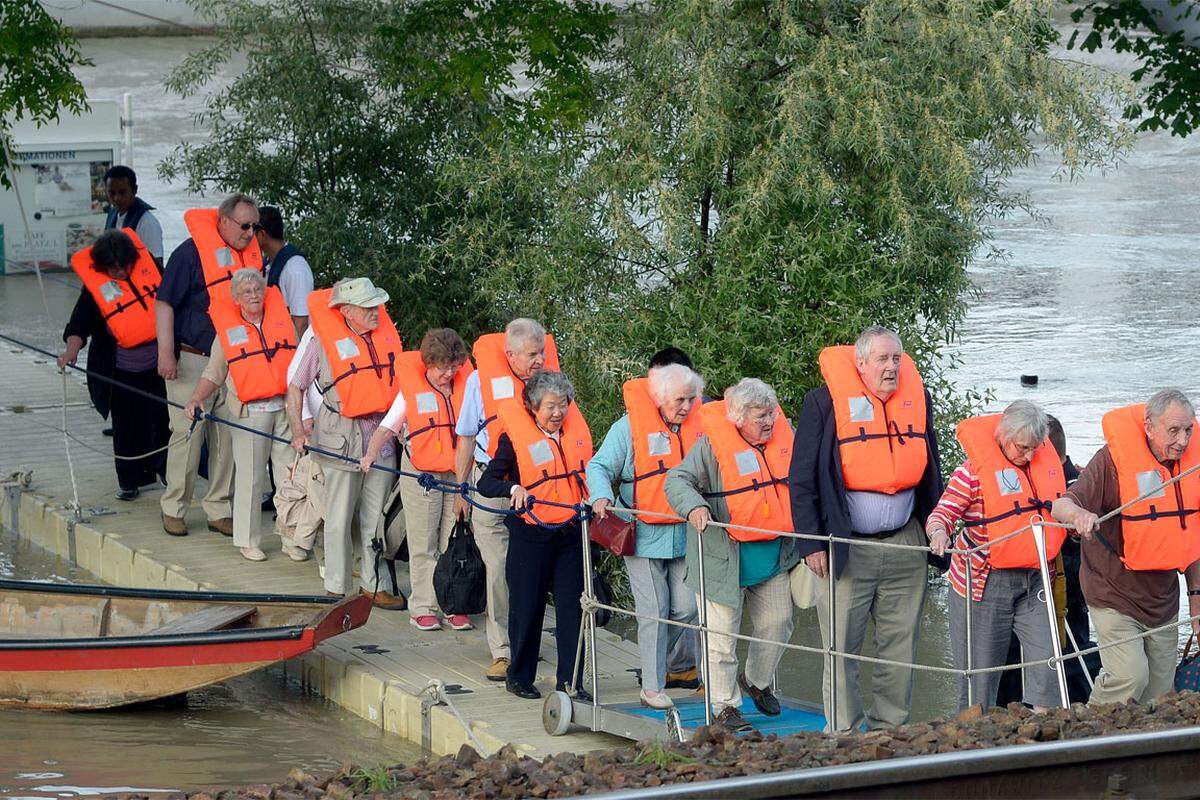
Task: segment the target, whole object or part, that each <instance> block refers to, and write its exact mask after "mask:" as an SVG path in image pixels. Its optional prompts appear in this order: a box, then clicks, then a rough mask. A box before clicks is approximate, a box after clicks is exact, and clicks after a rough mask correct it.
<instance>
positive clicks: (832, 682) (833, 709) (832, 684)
mask: <svg viewBox="0 0 1200 800" xmlns="http://www.w3.org/2000/svg"><path fill="white" fill-rule="evenodd" d="M833 553H834V546H833V535H832V534H830V536H829V558H827V559H826V561H827V564H826V566H827V567H828V570H827V574H826V576H825V577H826V579H827V580H826V582H825V585H826V591H827V592H828V595H827V597H828V600H829V622H828V625H829V657H828V663H827V665H826V667H827V669H826V672H828V673H829V708H827V709H826V711H828V712H829V717H830V718H829V719H827V720H825V722H826V724H827V725H828V727H829V731H830V733H837V731H838V725H837V718H838V715H837V707H838V697H837V668H838V661H837V657H836V656H834V654H833V651H834V650H836V649H837V632H836V631H837V629H836V628H835V626H834V622H835V620H836V618H837V615H836V614H835V613H834V611H835V608H836V605H837V600H836V599H835V597H834V596H835V594H836V592H835V591H834V589H833V573H834V554H833Z"/></svg>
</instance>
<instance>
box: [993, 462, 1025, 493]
mask: <svg viewBox="0 0 1200 800" xmlns="http://www.w3.org/2000/svg"><path fill="white" fill-rule="evenodd" d="M996 486H998V487H999V488H1000V496H1001V497H1004V496H1005V495H1010V494H1021V476H1020V475H1018V474H1017V471H1016V470H1015V469H1012V468H1011V467H1006V468H1004V469H998V470H996Z"/></svg>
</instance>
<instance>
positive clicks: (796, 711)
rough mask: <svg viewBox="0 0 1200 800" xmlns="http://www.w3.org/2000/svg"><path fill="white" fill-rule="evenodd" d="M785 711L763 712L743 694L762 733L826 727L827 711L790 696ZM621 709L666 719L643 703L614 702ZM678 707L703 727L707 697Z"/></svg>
mask: <svg viewBox="0 0 1200 800" xmlns="http://www.w3.org/2000/svg"><path fill="white" fill-rule="evenodd" d="M779 705H780V706H781V709H782V710H781V712H780V714H779V716H777V717H768V716H767V715H765V714H761V713H759V711H758V709H757V708H755V707H754V703H753V702H751V700H750V699H749V698H747V697H744V698H742V709H741V710H742V716H743V717H745V718H746V721H747V722H749V723H750V724H751V725H753V726H754V728H755V730H758V731H761V732H762V733H774V734H777V735H779V736H786V735H787V734H789V733H800V732H801V731H820V730H824V728H825V715H824V714H822V713H821V712H820V711H816V710H814V709H813V708H812V707H811V706H809V705H806V704H803V703H799V702H797V701H795V700H791V699H789V698H786V697H781V698H779ZM612 708H613V709H615V710H617V711H623V712H625V713H627V714H637V715H639V716H643V717H657V718H658V719H662V720H664V724H665V719H664V718H665V715H664V714H663V712H662V711H656V710H654V709H652V708H646V707H645V706H643V705H642V704H641V703H620V704H618V705H615V706H612ZM675 708H676V709H678V711H679V720H680V722H682V723H683V727H684V728H687V729H695V728H699V727H700V726H701V725H703V724H704V701H703V700H702V699H700V698H698V697H696V698H691V697H689V698H687V699H684V700H676V701H675Z"/></svg>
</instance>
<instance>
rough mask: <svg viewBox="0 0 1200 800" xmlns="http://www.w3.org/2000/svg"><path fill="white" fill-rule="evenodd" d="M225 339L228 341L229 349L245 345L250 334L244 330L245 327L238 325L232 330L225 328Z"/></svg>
mask: <svg viewBox="0 0 1200 800" xmlns="http://www.w3.org/2000/svg"><path fill="white" fill-rule="evenodd" d="M225 338H226V339H227V340H228V341H229V346H230V347H236V346H237V345H239V344H245V343H246V342H248V341H250V333H249V332H248V331H247V330H246V326H245V325H238V326H236V327H233V328H226V330H225Z"/></svg>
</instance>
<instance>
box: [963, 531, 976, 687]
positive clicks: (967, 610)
mask: <svg viewBox="0 0 1200 800" xmlns="http://www.w3.org/2000/svg"><path fill="white" fill-rule="evenodd" d="M969 541H970V540H969V539H966V538H964V539H963V542H964V544H965V543H968V542H969ZM971 555H972V554H971V553H967V554H966V558H965V561H966V571H967V591H966V602H965V603H964V605H963V608H964V611H963V616H964V617H965V618H966V619H964V620H963V622H964V625H963V630H964V631H965V632H966V635H965V636H964V637H963V638H964V639H966V642H967V705H968V706H973V705H975V686H974V684H975V676H974V675H972V674H971V670H972V669H973V668H974V667H973V666H972V661H973V659H972V658H971V595H972V594H973V593H974V592H973V590H972V587H971Z"/></svg>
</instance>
